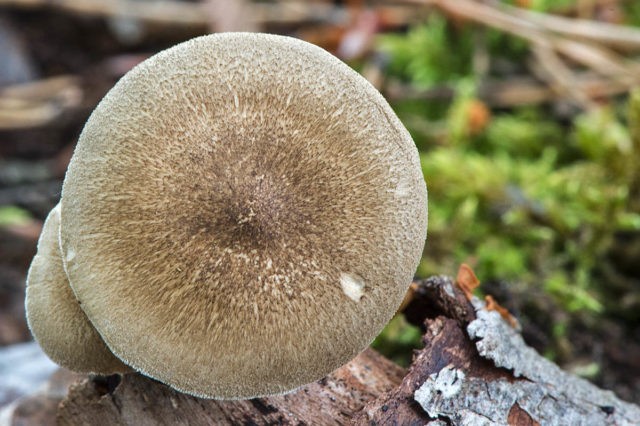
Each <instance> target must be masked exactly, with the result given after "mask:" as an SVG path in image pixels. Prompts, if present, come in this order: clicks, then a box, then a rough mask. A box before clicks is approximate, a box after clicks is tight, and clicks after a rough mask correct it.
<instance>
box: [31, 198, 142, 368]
mask: <svg viewBox="0 0 640 426" xmlns="http://www.w3.org/2000/svg"><path fill="white" fill-rule="evenodd" d="M59 224H60V205H57V206H55V207H54V208H53V210H51V212H50V213H49V216H48V217H47V219H46V220H45V222H44V226H43V228H42V233H41V235H40V239H39V240H38V253H37V254H36V255H35V257H34V258H33V261H32V262H31V266H30V268H29V274H28V275H27V295H26V302H25V307H26V311H27V324H28V325H29V329H30V330H31V334H33V336H34V337H35V339H36V341H37V342H38V344H39V345H40V346H41V347H42V349H43V350H44V352H45V353H46V354H47V355H48V356H49V357H50V358H51V359H52V360H53V361H55V362H56V363H58V364H60V365H62V366H63V367H66V368H68V369H71V370H74V371H79V372H83V373H97V374H110V373H121V372H125V371H129V370H130V369H129V368H128V367H127V366H125V365H124V364H122V362H121V361H120V360H119V359H118V358H116V357H115V356H114V355H113V354H112V353H111V352H110V351H109V349H108V348H107V346H106V345H105V344H104V342H103V341H102V339H101V338H100V335H99V334H98V332H97V331H96V330H95V329H94V328H93V327H92V326H91V323H89V320H88V319H87V317H86V315H85V314H84V312H83V311H82V309H81V308H80V306H79V305H78V301H77V300H76V298H75V296H74V295H73V292H72V291H71V288H70V287H69V282H68V281H67V276H66V274H65V272H64V269H63V267H62V258H61V257H60V246H59V244H58V229H59Z"/></svg>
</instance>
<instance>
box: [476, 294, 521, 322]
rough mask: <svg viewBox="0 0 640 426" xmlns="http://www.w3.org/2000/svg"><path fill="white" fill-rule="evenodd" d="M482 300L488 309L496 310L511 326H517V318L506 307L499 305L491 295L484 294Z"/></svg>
mask: <svg viewBox="0 0 640 426" xmlns="http://www.w3.org/2000/svg"><path fill="white" fill-rule="evenodd" d="M484 301H485V302H486V303H487V310H488V311H496V312H498V313H499V314H500V316H501V317H502V318H503V319H504V320H505V321H507V322H508V323H509V325H511V327H513V328H518V320H516V319H515V318H514V316H513V315H511V313H510V312H509V311H508V310H507V308H505V307H502V306H500V304H498V302H496V301H495V300H494V299H493V297H491V296H488V295H487V296H485V297H484Z"/></svg>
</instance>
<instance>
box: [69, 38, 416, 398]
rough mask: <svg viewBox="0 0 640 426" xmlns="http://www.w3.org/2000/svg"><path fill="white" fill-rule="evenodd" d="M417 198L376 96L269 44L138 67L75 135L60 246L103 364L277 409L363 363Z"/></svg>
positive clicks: (184, 49)
mask: <svg viewBox="0 0 640 426" xmlns="http://www.w3.org/2000/svg"><path fill="white" fill-rule="evenodd" d="M426 201H427V192H426V187H425V184H424V181H423V178H422V174H421V170H420V164H419V161H418V154H417V151H416V148H415V146H414V144H413V142H412V140H411V137H410V136H409V134H408V133H407V131H406V130H405V129H404V127H403V126H402V124H401V123H400V122H399V120H398V119H397V117H396V116H395V115H394V114H393V112H392V110H391V108H390V107H389V105H388V104H387V103H386V102H385V100H384V99H383V98H382V96H380V94H379V93H378V92H377V91H376V90H375V89H374V88H373V87H372V86H371V85H370V84H369V83H368V82H367V81H366V80H364V79H363V78H362V77H361V76H359V75H358V74H357V73H355V72H354V71H352V70H351V69H350V68H349V67H347V66H346V65H345V64H343V63H342V62H340V61H339V60H338V59H336V58H335V57H333V56H331V55H330V54H329V53H327V52H325V51H324V50H322V49H320V48H318V47H316V46H313V45H310V44H308V43H305V42H302V41H299V40H296V39H292V38H287V37H281V36H273V35H264V34H248V33H236V34H233V33H230V34H217V35H211V36H206V37H201V38H197V39H194V40H191V41H188V42H186V43H183V44H180V45H178V46H175V47H173V48H171V49H169V50H166V51H164V52H161V53H159V54H157V55H155V56H154V57H152V58H150V59H148V60H147V61H145V62H144V63H142V64H141V65H139V66H137V67H136V68H135V69H133V70H132V71H131V72H129V73H128V74H127V75H126V76H125V77H123V78H122V80H121V81H120V82H119V83H118V84H117V85H116V86H115V87H114V88H113V89H112V90H111V91H110V92H109V94H108V95H107V96H106V97H105V98H104V100H103V101H102V102H101V103H100V104H99V105H98V107H97V108H96V110H95V111H94V113H93V114H92V116H91V118H90V119H89V121H88V123H87V125H86V127H85V129H84V131H83V133H82V135H81V137H80V140H79V142H78V146H77V148H76V152H75V154H74V157H73V160H72V162H71V165H70V167H69V171H68V173H67V176H66V179H65V183H64V188H63V201H62V211H63V215H62V227H61V230H62V232H61V242H62V248H63V251H64V256H65V259H66V262H67V267H68V269H67V272H68V275H69V279H70V282H71V286H72V287H73V289H74V291H75V293H76V295H77V297H78V298H79V300H81V302H82V306H83V309H84V310H85V312H86V313H87V315H88V316H89V318H90V319H91V321H92V322H93V324H94V326H95V327H96V328H97V329H98V331H99V332H100V333H101V335H102V336H103V337H104V339H105V341H106V342H107V344H108V346H109V347H110V348H111V350H112V351H113V352H114V353H115V354H117V355H118V356H119V357H121V358H122V359H123V360H125V361H126V363H127V364H129V365H131V366H133V367H134V368H135V369H137V370H139V371H141V372H143V373H144V374H147V375H149V376H151V377H154V378H156V379H158V380H160V381H162V382H165V383H167V384H169V385H171V386H173V387H175V388H176V389H179V390H181V391H184V392H188V393H191V394H194V395H200V396H206V397H212V398H223V399H228V398H251V397H255V396H260V395H266V394H274V393H281V392H286V391H288V390H291V389H292V388H295V387H298V386H300V385H303V384H306V383H309V382H311V381H313V380H316V379H318V378H320V377H322V376H324V375H326V374H327V373H329V372H331V371H332V370H334V369H335V368H337V367H339V366H340V365H342V364H344V363H345V362H347V361H348V360H349V359H351V358H352V357H354V356H355V355H356V354H358V353H359V352H360V351H361V350H363V349H364V348H365V347H366V346H367V345H368V344H369V343H370V342H371V340H372V339H373V338H374V337H375V336H376V335H377V334H378V333H379V332H380V330H381V329H382V328H383V326H384V325H385V324H386V323H387V321H388V320H389V319H390V318H391V316H392V315H393V313H394V312H395V310H396V308H397V307H398V305H399V304H400V302H401V300H402V297H403V295H404V293H405V291H406V289H407V287H408V285H409V283H410V281H411V279H412V275H413V273H414V271H415V268H416V266H417V264H418V261H419V259H420V256H421V252H422V248H423V244H424V239H425V235H426V219H427V211H426Z"/></svg>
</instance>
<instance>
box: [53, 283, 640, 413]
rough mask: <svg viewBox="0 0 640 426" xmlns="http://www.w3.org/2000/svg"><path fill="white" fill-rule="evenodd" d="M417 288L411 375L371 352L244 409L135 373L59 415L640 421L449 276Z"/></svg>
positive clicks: (83, 391)
mask: <svg viewBox="0 0 640 426" xmlns="http://www.w3.org/2000/svg"><path fill="white" fill-rule="evenodd" d="M413 290H414V291H413V298H412V301H411V302H410V303H409V304H408V305H407V307H406V308H405V310H404V314H405V316H406V317H407V319H408V320H409V321H411V322H413V323H415V324H419V325H421V326H422V327H423V329H424V331H425V333H424V335H423V341H424V344H425V347H424V349H422V350H420V351H418V352H417V353H416V355H415V357H414V360H413V363H412V365H411V367H410V369H409V371H408V372H405V371H403V370H402V369H401V368H399V367H397V366H396V365H394V364H393V363H391V362H390V361H389V360H387V359H385V358H384V357H382V356H381V355H379V354H377V353H376V352H374V351H372V350H370V349H369V350H366V351H365V352H363V353H362V354H361V355H360V356H358V357H357V358H355V359H354V360H353V361H351V362H350V363H349V364H347V365H345V366H344V367H342V368H340V369H338V370H337V371H335V372H334V373H333V374H331V375H329V376H328V377H326V378H324V379H322V380H320V381H318V382H316V383H313V384H310V385H308V386H305V387H303V388H300V389H298V390H297V391H295V392H292V393H290V394H287V395H281V396H274V397H268V398H258V399H253V400H247V401H213V400H204V399H198V398H195V397H191V396H188V395H184V394H180V393H178V392H176V391H174V390H172V389H170V388H168V387H167V386H165V385H163V384H161V383H158V382H156V381H153V380H151V379H148V378H145V377H143V376H140V375H137V374H130V375H126V376H124V377H123V378H122V379H120V378H119V377H113V376H111V377H109V378H100V377H98V378H86V379H84V380H83V381H81V382H79V383H77V384H76V385H74V386H72V388H71V390H70V391H69V394H68V395H67V397H66V399H64V400H63V401H62V403H61V404H60V406H59V407H58V409H57V420H58V423H59V424H62V425H77V424H98V423H100V424H114V425H151V424H153V425H156V424H171V425H174V424H192V425H198V424H222V425H224V424H246V425H268V424H286V425H302V424H309V425H316V424H321V425H325V424H362V425H365V424H366V425H375V424H378V425H387V424H401V425H414V424H415V425H422V424H427V423H429V424H454V425H457V424H509V425H538V424H545V425H546V424H617V425H632V424H638V422H639V420H640V408H638V407H637V406H635V405H632V404H629V403H625V402H623V401H620V400H619V399H617V398H616V397H615V395H613V393H611V392H608V391H603V390H601V389H598V388H597V387H595V386H594V385H592V384H590V383H588V382H586V381H584V380H582V379H579V378H576V377H574V376H571V375H569V374H568V373H565V372H563V371H562V370H560V369H559V368H558V367H557V366H556V365H555V364H553V363H551V362H549V361H548V360H546V359H544V358H542V357H540V356H539V355H538V354H537V353H536V352H535V351H533V350H532V349H531V348H529V347H527V346H526V345H525V344H524V342H523V341H522V338H521V337H520V335H519V334H518V333H517V331H516V330H514V329H513V328H512V326H510V325H509V324H508V322H507V321H505V320H503V319H502V318H501V316H500V314H499V313H498V312H497V311H490V310H487V308H486V306H485V304H484V303H483V302H480V301H479V300H478V299H475V298H474V299H473V300H472V301H469V300H468V299H467V297H466V296H465V294H464V293H463V292H462V291H461V290H460V289H459V288H458V287H457V286H456V285H455V284H454V283H453V281H452V280H451V279H450V278H447V277H434V278H431V279H429V280H425V281H421V282H419V283H417V284H414V286H413ZM405 373H406V374H405Z"/></svg>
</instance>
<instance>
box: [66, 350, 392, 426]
mask: <svg viewBox="0 0 640 426" xmlns="http://www.w3.org/2000/svg"><path fill="white" fill-rule="evenodd" d="M403 373H404V371H403V370H402V369H401V368H400V367H398V366H396V365H395V364H393V363H392V362H391V361H389V360H387V359H386V358H384V357H382V356H381V355H379V354H378V353H376V352H375V351H373V350H370V349H368V350H366V351H364V352H363V353H362V354H360V355H359V356H358V357H357V358H355V359H354V360H352V361H351V362H350V363H348V364H347V365H345V366H343V367H342V368H340V369H338V370H337V371H335V372H334V373H333V374H331V375H329V376H328V377H326V378H324V379H322V380H320V381H318V382H315V383H313V384H310V385H308V386H304V387H302V388H300V389H298V390H297V391H295V392H292V393H289V394H287V395H280V396H272V397H267V398H256V399H252V400H245V401H215V400H206V399H199V398H195V397H192V396H189V395H185V394H181V393H179V392H176V391H174V390H173V389H171V388H169V387H167V386H165V385H163V384H161V383H158V382H155V381H153V380H151V379H148V378H146V377H144V376H141V375H138V374H129V375H125V376H124V377H123V378H122V381H121V382H120V383H116V382H112V383H107V382H105V381H104V380H102V379H95V378H94V379H87V380H84V381H83V382H81V383H79V384H77V385H76V386H74V387H72V389H71V391H70V392H69V396H68V397H67V399H66V400H65V401H63V403H62V404H61V406H60V409H59V411H58V423H59V424H61V425H77V424H98V423H100V422H101V420H102V421H104V420H105V419H108V423H109V424H112V425H158V424H167V425H182V424H184V425H186V424H189V425H199V424H203V425H206V424H216V425H235V424H251V425H268V424H284V425H298V424H301V423H302V424H318V425H319V424H322V425H330V424H344V423H347V422H348V421H349V420H350V419H351V418H352V417H353V416H354V414H355V413H357V412H358V411H360V410H361V409H362V407H363V406H364V405H365V404H366V403H367V402H368V401H370V400H372V399H373V398H375V397H377V396H378V395H380V394H381V393H383V392H385V391H388V390H390V389H392V388H393V387H394V386H396V385H397V384H398V383H399V382H400V380H402V376H403Z"/></svg>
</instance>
